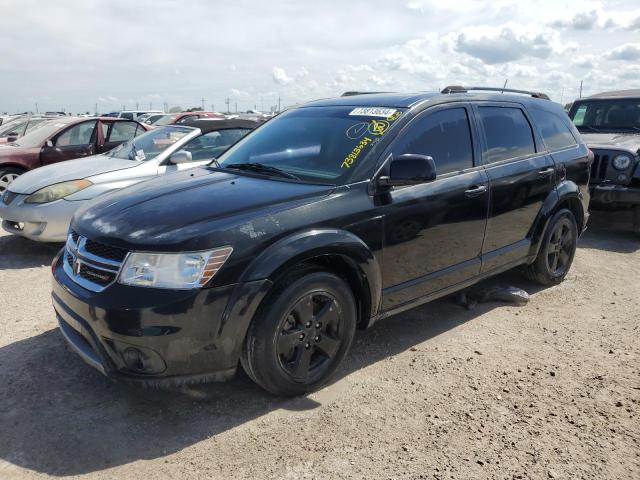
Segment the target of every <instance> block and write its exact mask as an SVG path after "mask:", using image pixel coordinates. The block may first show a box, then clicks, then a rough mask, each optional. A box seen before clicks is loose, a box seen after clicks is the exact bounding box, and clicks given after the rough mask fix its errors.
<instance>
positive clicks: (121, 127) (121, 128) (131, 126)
mask: <svg viewBox="0 0 640 480" xmlns="http://www.w3.org/2000/svg"><path fill="white" fill-rule="evenodd" d="M137 128H138V124H137V123H132V122H114V123H113V126H112V127H111V133H110V134H109V140H108V141H109V142H126V141H127V140H131V139H132V138H133V137H135V136H136V129H137Z"/></svg>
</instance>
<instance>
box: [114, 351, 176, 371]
mask: <svg viewBox="0 0 640 480" xmlns="http://www.w3.org/2000/svg"><path fill="white" fill-rule="evenodd" d="M122 360H123V361H124V363H125V365H126V366H127V368H128V369H129V370H132V371H134V372H137V373H162V372H163V371H164V370H165V369H166V365H165V363H164V360H162V357H160V355H158V354H157V353H156V352H154V351H153V350H149V349H146V348H145V349H144V350H142V349H139V348H135V347H128V348H126V349H125V350H124V351H123V352H122Z"/></svg>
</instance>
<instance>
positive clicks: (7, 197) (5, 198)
mask: <svg viewBox="0 0 640 480" xmlns="http://www.w3.org/2000/svg"><path fill="white" fill-rule="evenodd" d="M17 196H18V194H17V193H13V192H10V191H9V190H5V192H4V194H3V195H2V203H4V204H5V205H9V204H10V203H11V202H13V201H14V200H15V199H16V197H17Z"/></svg>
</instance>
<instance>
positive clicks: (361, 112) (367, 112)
mask: <svg viewBox="0 0 640 480" xmlns="http://www.w3.org/2000/svg"><path fill="white" fill-rule="evenodd" d="M396 112H397V110H396V109H395V108H380V107H358V108H354V109H353V110H351V113H349V115H358V116H362V117H382V118H389V117H390V116H391V115H393V114H394V113H396Z"/></svg>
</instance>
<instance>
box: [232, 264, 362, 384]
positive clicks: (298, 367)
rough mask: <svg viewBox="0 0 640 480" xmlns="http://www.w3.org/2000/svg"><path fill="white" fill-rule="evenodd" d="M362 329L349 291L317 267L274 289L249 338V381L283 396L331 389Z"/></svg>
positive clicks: (246, 349) (244, 354)
mask: <svg viewBox="0 0 640 480" xmlns="http://www.w3.org/2000/svg"><path fill="white" fill-rule="evenodd" d="M355 329H356V302H355V299H354V297H353V293H352V292H351V289H350V288H349V285H347V283H346V282H345V281H344V280H342V279H341V278H339V277H337V276H336V275H334V274H332V273H329V272H326V271H321V270H317V269H315V268H313V267H311V268H302V269H296V271H294V272H292V273H291V274H289V275H287V276H286V277H285V278H284V279H283V280H281V281H280V282H278V283H277V284H276V286H274V289H273V292H272V293H270V294H269V296H268V297H267V298H266V299H265V301H263V303H262V305H261V307H260V309H259V311H258V314H257V315H256V317H255V318H254V319H253V322H252V323H251V325H250V327H249V331H248V332H247V336H246V338H245V342H244V348H243V352H242V355H241V359H240V360H241V363H242V367H243V368H244V370H245V371H246V373H247V375H248V376H249V377H250V378H251V379H252V380H253V381H254V382H255V383H257V384H258V385H260V386H261V387H262V388H264V389H265V390H267V391H268V392H271V393H273V394H275V395H279V396H295V395H302V394H305V393H308V392H311V391H313V390H316V389H318V388H320V387H321V386H323V385H325V384H326V383H327V382H328V381H329V380H330V378H331V376H332V375H333V374H334V373H335V371H336V369H337V368H338V366H339V365H340V363H341V362H342V360H343V359H344V357H345V356H346V354H347V352H348V351H349V348H350V347H351V343H352V342H353V337H354V334H355Z"/></svg>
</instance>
